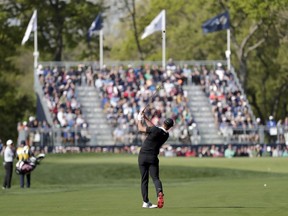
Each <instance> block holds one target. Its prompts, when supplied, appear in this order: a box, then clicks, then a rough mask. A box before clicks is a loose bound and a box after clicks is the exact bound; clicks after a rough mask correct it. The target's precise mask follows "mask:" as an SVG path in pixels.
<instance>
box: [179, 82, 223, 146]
mask: <svg viewBox="0 0 288 216" xmlns="http://www.w3.org/2000/svg"><path fill="white" fill-rule="evenodd" d="M183 89H184V90H185V91H187V94H188V99H189V107H190V110H191V112H192V115H193V117H194V119H195V122H196V124H197V127H198V129H199V133H200V136H201V143H203V144H223V142H224V140H223V138H222V136H221V135H219V130H218V128H217V126H216V125H215V120H214V116H213V112H212V107H211V104H210V102H209V99H208V98H207V97H206V95H205V93H204V92H203V91H202V89H201V86H197V85H188V86H184V87H183Z"/></svg>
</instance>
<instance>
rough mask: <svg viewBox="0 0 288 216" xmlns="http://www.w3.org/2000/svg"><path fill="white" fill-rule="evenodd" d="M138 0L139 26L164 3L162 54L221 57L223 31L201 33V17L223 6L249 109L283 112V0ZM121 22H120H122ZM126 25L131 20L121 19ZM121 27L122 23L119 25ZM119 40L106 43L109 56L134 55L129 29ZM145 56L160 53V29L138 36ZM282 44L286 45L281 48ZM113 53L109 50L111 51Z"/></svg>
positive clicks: (285, 20)
mask: <svg viewBox="0 0 288 216" xmlns="http://www.w3.org/2000/svg"><path fill="white" fill-rule="evenodd" d="M144 2H145V3H143V1H141V3H139V6H138V7H137V8H138V12H137V14H138V20H137V23H138V25H139V28H138V29H139V30H141V29H142V32H143V31H144V28H145V27H146V26H147V25H148V24H149V23H150V22H151V21H152V19H153V18H154V17H155V16H156V15H157V14H158V13H159V12H160V11H161V10H162V9H166V55H167V57H168V58H169V57H172V58H174V59H175V60H213V59H214V60H216V59H225V58H226V56H225V50H226V49H227V44H226V43H227V36H226V31H220V32H214V33H210V34H206V35H204V34H203V32H202V29H201V25H202V23H203V22H204V21H205V20H207V19H209V18H212V17H213V16H215V15H217V14H219V13H221V12H223V11H225V10H228V11H229V13H230V18H231V51H232V56H231V60H232V65H233V66H234V67H235V69H236V72H237V73H238V76H239V79H240V82H241V83H242V85H243V87H244V90H245V91H246V93H247V95H248V98H249V101H250V103H251V104H252V106H253V109H254V113H255V115H257V116H260V117H261V118H262V119H263V120H265V119H267V117H268V116H269V115H274V116H275V117H276V118H284V117H285V116H287V113H288V108H287V96H286V95H287V93H288V92H287V85H288V84H287V83H288V82H287V79H288V78H287V77H288V75H287V74H288V70H287V64H288V60H287V59H288V58H287V57H288V56H287V55H288V54H287V53H288V52H287V50H288V48H287V46H288V43H287V37H288V36H287V24H288V16H287V13H288V2H287V1H286V0H277V1H276V0H275V1H274V0H273V1H269V0H264V1H263V0H243V1H238V0H217V1H216V0H214V1H210V0H198V1H193V0H186V1H184V0H183V1H173V0H166V1H162V0H150V1H149V0H146V1H144ZM123 25H124V24H123ZM127 25H131V24H127ZM123 29H125V28H123ZM125 36H126V38H125V39H123V42H122V43H121V44H119V45H116V46H115V47H114V46H113V47H112V51H111V54H112V55H111V56H112V58H117V57H118V56H121V58H122V59H125V56H124V55H125V54H126V53H129V54H128V56H127V55H126V57H128V58H126V60H127V59H129V58H131V57H132V59H133V56H134V58H137V50H136V46H135V45H134V44H135V43H133V38H132V36H133V34H131V29H128V30H127V33H126V34H125ZM141 47H142V51H143V56H144V57H145V59H146V60H160V59H161V51H162V50H161V33H160V32H156V33H154V34H153V35H151V36H149V37H148V38H145V39H144V40H141ZM285 50H286V51H285ZM114 55H115V56H114Z"/></svg>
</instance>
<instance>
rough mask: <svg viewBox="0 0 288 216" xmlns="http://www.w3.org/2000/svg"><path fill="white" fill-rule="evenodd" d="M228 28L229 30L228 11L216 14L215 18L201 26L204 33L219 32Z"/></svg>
mask: <svg viewBox="0 0 288 216" xmlns="http://www.w3.org/2000/svg"><path fill="white" fill-rule="evenodd" d="M229 28H230V18H229V13H228V11H225V12H224V13H221V14H218V15H217V16H215V17H213V18H211V19H209V20H207V21H205V22H204V23H203V24H202V29H203V32H204V33H210V32H215V31H221V30H224V29H229Z"/></svg>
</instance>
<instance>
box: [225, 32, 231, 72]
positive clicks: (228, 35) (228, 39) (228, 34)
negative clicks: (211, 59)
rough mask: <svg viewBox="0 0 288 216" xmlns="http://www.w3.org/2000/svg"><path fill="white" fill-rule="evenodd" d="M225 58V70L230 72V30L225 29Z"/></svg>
mask: <svg viewBox="0 0 288 216" xmlns="http://www.w3.org/2000/svg"><path fill="white" fill-rule="evenodd" d="M225 54H226V58H227V69H228V71H230V69H231V62H230V55H231V50H230V28H228V29H227V50H226V53H225Z"/></svg>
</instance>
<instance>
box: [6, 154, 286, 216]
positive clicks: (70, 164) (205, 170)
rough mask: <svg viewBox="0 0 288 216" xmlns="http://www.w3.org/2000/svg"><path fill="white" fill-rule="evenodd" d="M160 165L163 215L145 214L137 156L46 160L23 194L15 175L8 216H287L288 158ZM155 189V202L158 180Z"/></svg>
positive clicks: (171, 161) (182, 161)
mask: <svg viewBox="0 0 288 216" xmlns="http://www.w3.org/2000/svg"><path fill="white" fill-rule="evenodd" d="M160 164H161V170H160V171H161V173H160V175H161V179H162V182H163V185H164V193H165V206H164V208H163V209H142V208H141V204H142V202H141V195H140V184H139V183H140V174H139V170H138V167H137V157H136V156H133V155H111V154H66V155H47V157H46V158H45V160H44V161H42V164H41V165H40V166H39V167H37V168H36V170H35V171H34V172H33V173H32V188H30V189H22V190H21V189H20V188H19V178H18V176H17V175H16V174H15V173H14V175H13V185H12V188H11V189H10V190H2V191H0V203H1V210H0V211H1V215H9V216H10V215H11V216H13V215H19V214H25V215H29V216H33V215H41V216H42V215H43V216H48V215H49V216H50V215H61V216H66V215H67V216H68V215H69V216H71V215H77V216H79V215H85V216H86V215H105V216H112V215H140V216H142V215H156V214H157V215H165V216H169V215H171V216H172V215H213V216H218V215H219V216H220V215H228V216H230V215H253V216H257V215H261V216H262V215H277V216H278V215H286V214H287V210H288V207H287V203H288V196H287V191H288V184H287V182H288V168H287V167H288V160H287V159H284V158H233V159H223V158H217V159H213V158H211V159H210V158H209V159H204V158H201V159H200V158H163V157H162V158H160ZM3 171H4V169H3V168H2V171H1V172H0V178H1V180H2V179H3ZM264 184H266V187H265V186H264ZM149 189H150V199H151V201H152V202H155V201H156V197H155V192H154V188H153V183H152V181H151V182H150V188H149Z"/></svg>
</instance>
